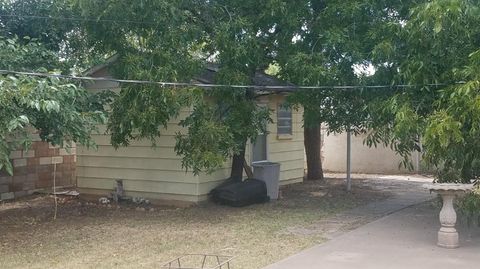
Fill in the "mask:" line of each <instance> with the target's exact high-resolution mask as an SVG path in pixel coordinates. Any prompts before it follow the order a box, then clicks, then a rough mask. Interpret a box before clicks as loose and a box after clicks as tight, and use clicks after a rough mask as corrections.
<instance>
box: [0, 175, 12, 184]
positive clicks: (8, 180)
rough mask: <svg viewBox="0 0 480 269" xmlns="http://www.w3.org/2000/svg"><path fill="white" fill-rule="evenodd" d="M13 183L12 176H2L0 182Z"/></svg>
mask: <svg viewBox="0 0 480 269" xmlns="http://www.w3.org/2000/svg"><path fill="white" fill-rule="evenodd" d="M11 183H12V177H10V176H6V177H0V184H11Z"/></svg>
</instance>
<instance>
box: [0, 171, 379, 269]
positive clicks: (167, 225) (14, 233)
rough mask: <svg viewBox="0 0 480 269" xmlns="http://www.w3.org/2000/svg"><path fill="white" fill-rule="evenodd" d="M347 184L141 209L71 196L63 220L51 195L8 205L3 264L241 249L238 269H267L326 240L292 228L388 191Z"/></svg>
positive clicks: (124, 261)
mask: <svg viewBox="0 0 480 269" xmlns="http://www.w3.org/2000/svg"><path fill="white" fill-rule="evenodd" d="M341 183H342V182H341V181H339V180H333V181H328V182H327V183H321V182H308V183H304V184H295V185H290V186H285V187H282V199H280V200H278V201H276V202H271V203H267V204H261V205H254V206H250V207H245V208H230V207H224V206H217V205H214V204H211V203H205V204H202V205H199V206H195V207H191V208H183V209H172V208H156V210H155V211H154V212H149V211H147V212H138V211H135V210H132V209H129V208H126V207H120V208H119V209H118V208H116V207H114V208H112V209H109V208H106V207H101V206H86V205H85V204H84V203H81V202H79V201H77V200H65V201H64V202H63V203H62V204H61V205H60V211H59V218H58V219H57V220H56V221H53V220H52V214H53V207H52V204H53V200H52V198H51V197H48V196H38V197H31V198H29V199H26V200H22V201H17V202H12V203H4V204H2V205H0V227H1V229H0V268H159V266H160V265H161V264H162V263H163V262H165V261H167V260H170V259H172V258H175V257H177V256H179V255H181V254H183V253H222V254H227V255H235V256H236V258H235V259H234V261H233V267H232V269H241V268H244V269H255V268H262V267H264V266H266V265H268V264H270V263H273V262H275V261H278V260H280V259H282V258H285V257H287V256H289V255H291V254H294V253H296V252H298V251H300V250H302V249H305V248H307V247H310V246H312V245H314V244H316V243H320V242H322V241H324V240H325V239H324V237H323V235H322V234H319V233H313V234H295V233H289V232H287V231H288V230H289V229H291V228H292V227H296V228H298V227H300V228H301V227H308V226H309V225H312V224H314V223H317V222H319V221H321V220H325V219H326V218H328V217H331V216H333V215H334V214H335V213H338V212H341V211H344V210H346V209H349V208H352V207H355V206H359V205H363V204H366V203H368V202H371V201H373V200H379V199H384V198H385V197H386V194H385V193H382V192H379V191H373V190H371V189H370V188H369V187H367V186H362V184H360V183H358V184H357V183H356V184H355V185H356V188H355V191H354V192H353V193H351V194H347V193H346V192H345V191H344V190H343V189H344V188H343V186H342V185H340V184H341Z"/></svg>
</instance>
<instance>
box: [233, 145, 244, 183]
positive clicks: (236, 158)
mask: <svg viewBox="0 0 480 269" xmlns="http://www.w3.org/2000/svg"><path fill="white" fill-rule="evenodd" d="M246 146H247V143H246V142H245V143H243V148H242V150H241V151H240V152H239V153H238V154H235V155H233V158H232V170H231V171H230V179H232V180H235V181H242V178H243V163H244V161H245V148H246Z"/></svg>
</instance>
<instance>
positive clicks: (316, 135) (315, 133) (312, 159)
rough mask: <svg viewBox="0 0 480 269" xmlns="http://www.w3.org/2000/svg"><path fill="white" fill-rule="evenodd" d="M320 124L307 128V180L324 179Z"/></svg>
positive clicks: (305, 134) (305, 133)
mask: <svg viewBox="0 0 480 269" xmlns="http://www.w3.org/2000/svg"><path fill="white" fill-rule="evenodd" d="M320 130H321V128H320V124H318V125H315V126H308V127H307V126H305V128H304V131H303V134H304V139H305V140H304V143H305V154H306V155H307V180H318V179H323V169H322V156H321V143H322V141H321V136H320Z"/></svg>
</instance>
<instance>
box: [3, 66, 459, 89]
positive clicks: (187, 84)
mask: <svg viewBox="0 0 480 269" xmlns="http://www.w3.org/2000/svg"><path fill="white" fill-rule="evenodd" d="M0 74H4V75H5V74H10V75H21V76H32V77H51V78H59V79H74V80H85V81H110V82H117V83H130V84H147V85H159V86H161V87H201V88H233V89H247V88H248V89H258V90H264V91H271V92H294V91H297V90H299V89H302V90H353V89H401V88H415V87H445V86H453V85H460V84H465V82H456V83H452V84H443V83H436V84H400V85H364V86H362V85H330V86H283V85H278V86H273V85H265V86H263V85H238V84H233V85H229V84H207V83H194V82H164V81H150V80H132V79H116V78H109V77H86V76H72V75H61V74H51V73H38V72H22V71H12V70H2V69H0Z"/></svg>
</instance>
